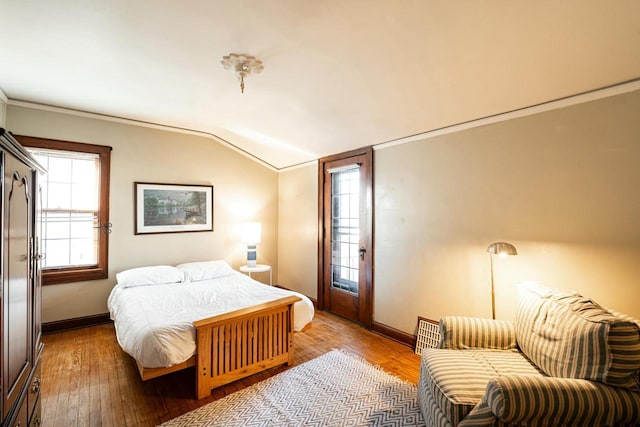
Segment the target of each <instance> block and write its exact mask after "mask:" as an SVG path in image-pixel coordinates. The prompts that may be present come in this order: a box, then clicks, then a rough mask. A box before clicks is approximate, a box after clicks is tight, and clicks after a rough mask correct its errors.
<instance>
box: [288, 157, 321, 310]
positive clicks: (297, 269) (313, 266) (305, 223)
mask: <svg viewBox="0 0 640 427" xmlns="http://www.w3.org/2000/svg"><path fill="white" fill-rule="evenodd" d="M317 183H318V166H317V165H313V166H307V167H304V168H299V169H293V170H290V171H287V172H282V173H280V174H279V179H278V185H279V193H278V200H279V208H278V212H279V217H278V262H279V264H278V267H279V273H278V280H279V283H280V285H282V286H284V287H286V288H289V289H293V290H296V291H298V292H301V293H303V294H305V295H307V296H309V297H311V298H317V293H318V292H317V291H318V285H317V282H318V279H317V278H318V274H317V265H318V262H317V260H318V184H317Z"/></svg>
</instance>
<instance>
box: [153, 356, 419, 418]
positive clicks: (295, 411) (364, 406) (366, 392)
mask: <svg viewBox="0 0 640 427" xmlns="http://www.w3.org/2000/svg"><path fill="white" fill-rule="evenodd" d="M423 425H424V421H423V419H422V414H421V413H420V409H419V408H418V404H417V402H416V386H415V385H413V384H411V383H408V382H405V381H402V380H400V379H399V378H396V377H394V376H391V375H389V374H387V373H385V372H384V371H382V370H381V369H379V368H376V367H374V366H372V365H370V364H368V363H367V362H366V361H364V360H362V359H360V358H359V357H358V356H355V355H352V354H349V353H346V352H342V351H340V350H333V351H331V352H329V353H326V354H324V355H322V356H320V357H318V358H316V359H313V360H310V361H309V362H306V363H303V364H301V365H299V366H295V367H293V368H291V369H289V370H287V371H285V372H282V373H280V374H278V375H275V376H273V377H271V378H269V379H266V380H264V381H262V382H260V383H258V384H255V385H253V386H251V387H248V388H245V389H243V390H240V391H238V392H236V393H233V394H230V395H229V396H226V397H224V398H222V399H219V400H216V401H215V402H212V403H209V404H208V405H205V406H202V407H200V408H198V409H196V410H194V411H191V412H188V413H186V414H184V415H181V416H179V417H177V418H174V419H173V420H171V421H168V422H166V423H164V424H162V426H165V427H187V426H188V427H194V426H238V427H239V426H242V427H248V426H423Z"/></svg>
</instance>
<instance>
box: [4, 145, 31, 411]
mask: <svg viewBox="0 0 640 427" xmlns="http://www.w3.org/2000/svg"><path fill="white" fill-rule="evenodd" d="M2 155H3V159H2V160H3V161H2V164H3V174H2V175H3V183H2V186H3V189H2V190H3V191H2V192H3V197H2V202H3V210H4V224H3V228H2V240H3V247H2V250H3V252H2V263H3V268H2V331H3V336H2V363H3V366H2V376H3V378H2V383H3V387H2V394H3V396H2V397H3V405H2V406H3V419H4V418H5V417H6V416H7V414H8V413H9V411H10V410H11V408H12V406H13V405H14V404H15V403H16V401H17V399H18V397H19V395H20V393H21V391H22V390H23V388H24V386H25V384H26V382H27V380H28V377H29V375H30V373H31V369H32V366H33V351H32V350H33V344H32V343H33V329H32V328H33V326H32V322H33V313H32V311H31V310H32V298H33V294H32V287H31V283H32V282H31V280H32V277H31V268H30V267H31V246H30V245H31V242H32V241H31V232H32V229H31V193H30V191H31V181H32V170H31V168H30V167H28V166H27V165H25V164H24V163H23V162H21V161H19V160H18V159H16V158H15V157H14V156H13V155H11V154H9V153H7V152H4V151H3V152H2Z"/></svg>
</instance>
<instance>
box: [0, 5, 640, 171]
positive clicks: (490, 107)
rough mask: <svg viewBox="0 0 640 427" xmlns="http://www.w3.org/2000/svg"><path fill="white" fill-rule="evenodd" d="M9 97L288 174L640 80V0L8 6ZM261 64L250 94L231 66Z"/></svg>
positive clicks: (0, 37) (1, 35) (3, 30)
mask: <svg viewBox="0 0 640 427" xmlns="http://www.w3.org/2000/svg"><path fill="white" fill-rule="evenodd" d="M0 16H2V25H0V53H1V58H0V60H1V61H2V62H1V63H0V89H1V90H2V91H3V92H4V93H5V94H6V96H7V97H8V98H9V100H10V102H17V101H27V102H32V103H38V104H45V105H51V106H57V107H63V108H68V109H73V110H79V111H85V112H92V113H98V114H103V115H108V116H114V117H120V118H127V119H132V120H138V121H142V122H149V123H155V124H161V125H167V126H173V127H178V128H184V129H191V130H195V131H200V132H204V133H207V134H211V135H213V136H214V137H215V138H219V139H222V140H224V141H226V142H228V143H230V144H232V145H234V146H236V147H238V148H240V149H241V150H243V151H246V152H248V153H250V154H251V155H253V156H255V157H256V158H258V159H260V160H262V161H263V162H266V163H268V164H269V165H272V166H273V167H274V168H275V169H282V168H286V167H290V166H292V165H296V164H300V163H305V162H308V161H312V160H315V159H317V158H319V157H322V156H326V155H330V154H335V153H339V152H342V151H347V150H350V149H354V148H357V147H362V146H365V145H375V144H380V143H384V142H387V141H393V140H397V139H401V138H405V137H407V136H411V135H415V134H420V133H423V132H427V131H431V130H434V129H439V128H442V127H446V126H450V125H454V124H458V123H463V122H466V121H469V120H473V119H477V118H481V117H486V116H491V115H494V114H499V113H502V112H506V111H511V110H515V109H519V108H523V107H527V106H531V105H535V104H539V103H543V102H546V101H550V100H554V99H559V98H563V97H567V96H570V95H574V94H578V93H583V92H587V91H590V90H594V89H598V88H602V87H606V86H609V85H613V84H617V83H621V82H625V81H630V80H634V79H638V78H640V1H637V0H617V1H616V2H607V1H602V0H573V1H562V2H559V1H555V0H540V1H513V0H491V1H452V0H437V1H436V0H415V1H412V0H268V1H267V0H234V1H228V0H185V1H163V0H89V1H81V2H78V1H74V0H47V1H17V0H0ZM231 52H235V53H246V54H250V55H254V56H256V57H257V58H258V59H260V60H262V62H263V65H264V70H263V71H262V73H260V74H256V75H252V76H249V77H248V78H247V79H246V81H245V84H246V89H245V93H244V94H241V93H240V87H239V82H238V81H237V79H236V77H235V76H234V75H233V74H232V73H231V72H230V71H227V70H225V69H224V68H223V67H222V65H221V64H220V61H221V59H222V56H224V55H227V54H229V53H231Z"/></svg>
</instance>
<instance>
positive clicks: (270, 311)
mask: <svg viewBox="0 0 640 427" xmlns="http://www.w3.org/2000/svg"><path fill="white" fill-rule="evenodd" d="M297 301H300V298H299V297H297V296H288V297H284V298H280V299H277V300H274V301H269V302H265V303H262V304H258V305H255V306H252V307H248V308H242V309H240V310H235V311H232V312H229V313H224V314H219V315H217V316H213V317H209V318H206V319H202V320H198V321H195V322H193V325H194V326H195V328H196V354H195V355H194V356H192V357H191V358H190V359H188V360H187V361H185V362H183V363H180V364H178V365H174V366H171V367H169V368H145V367H143V366H142V365H141V364H140V362H138V361H137V360H136V363H137V365H138V370H139V371H140V376H141V377H142V380H143V381H146V380H149V379H151V378H156V377H159V376H161V375H165V374H169V373H171V372H176V371H180V370H182V369H185V368H189V367H191V366H195V367H196V395H197V397H198V399H202V398H204V397H207V396H209V395H210V394H211V389H213V388H215V387H219V386H221V385H224V384H228V383H230V382H233V381H236V380H239V379H241V378H244V377H247V376H249V375H253V374H255V373H256V372H261V371H264V370H266V369H269V368H272V367H274V366H279V365H282V364H285V363H286V364H287V365H291V364H292V363H293V304H294V303H296V302H297Z"/></svg>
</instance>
